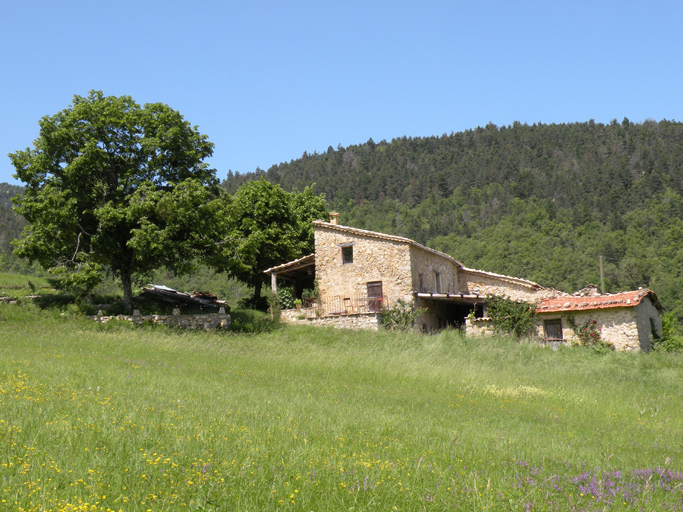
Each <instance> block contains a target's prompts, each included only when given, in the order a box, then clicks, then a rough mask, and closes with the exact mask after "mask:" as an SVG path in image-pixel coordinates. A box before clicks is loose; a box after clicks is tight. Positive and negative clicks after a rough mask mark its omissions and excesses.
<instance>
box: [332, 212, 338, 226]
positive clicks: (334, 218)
mask: <svg viewBox="0 0 683 512" xmlns="http://www.w3.org/2000/svg"><path fill="white" fill-rule="evenodd" d="M330 224H335V225H336V224H339V214H338V213H337V212H330Z"/></svg>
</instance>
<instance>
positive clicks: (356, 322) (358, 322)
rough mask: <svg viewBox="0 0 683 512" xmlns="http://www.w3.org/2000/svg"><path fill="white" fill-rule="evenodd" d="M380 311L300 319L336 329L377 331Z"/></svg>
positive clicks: (311, 323) (302, 321)
mask: <svg viewBox="0 0 683 512" xmlns="http://www.w3.org/2000/svg"><path fill="white" fill-rule="evenodd" d="M379 319H380V314H379V313H365V314H358V315H341V316H323V317H319V318H307V319H306V320H299V321H298V322H301V323H302V324H303V323H304V322H305V324H306V325H316V326H318V325H320V326H328V327H334V328H336V329H369V330H373V331H376V330H378V329H379Z"/></svg>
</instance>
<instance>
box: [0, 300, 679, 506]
mask: <svg viewBox="0 0 683 512" xmlns="http://www.w3.org/2000/svg"><path fill="white" fill-rule="evenodd" d="M0 340H2V343H0V481H1V485H2V487H1V491H2V497H1V498H0V501H2V503H0V508H2V507H5V508H6V509H7V510H32V511H33V510H35V511H38V510H41V511H42V510H55V511H69V510H96V511H100V510H124V511H138V510H153V511H156V510H191V511H195V510H270V509H274V510H280V509H282V510H307V511H309V510H316V511H318V510H350V509H353V510H394V509H397V510H427V509H430V510H444V509H448V510H450V509H453V510H458V509H463V510H514V509H519V510H532V509H533V510H568V509H572V507H573V508H574V509H576V510H622V509H624V510H626V509H630V508H632V507H637V508H639V509H640V508H642V509H645V510H680V508H681V506H683V503H682V502H681V496H682V494H681V483H682V482H683V476H682V475H681V473H680V472H678V471H679V470H680V468H681V463H682V461H683V446H682V445H683V415H682V414H681V412H682V408H681V406H682V401H683V360H682V359H681V357H680V356H676V355H672V354H663V353H654V354H628V353H619V354H617V353H611V354H607V355H605V356H598V355H596V354H593V353H592V352H588V351H582V350H573V349H567V350H559V351H557V352H553V351H551V350H546V349H543V348H540V347H538V346H535V345H528V344H517V343H516V342H514V341H511V340H508V339H493V338H492V339H484V340H472V339H464V338H462V337H460V336H459V334H458V333H457V332H452V331H447V332H443V333H441V334H438V335H433V336H424V335H419V334H413V333H402V334H392V333H387V332H379V333H372V332H351V331H336V330H328V329H320V328H306V327H297V328H294V327H286V328H282V329H277V330H273V331H272V332H267V333H261V334H234V333H188V332H177V331H171V330H167V329H163V328H148V329H133V328H131V327H129V326H128V325H126V324H116V323H108V324H104V325H97V324H94V323H88V322H87V321H84V320H73V319H71V318H69V317H65V316H60V315H59V314H57V313H50V312H39V311H37V310H34V309H32V308H30V307H22V308H20V307H13V306H0Z"/></svg>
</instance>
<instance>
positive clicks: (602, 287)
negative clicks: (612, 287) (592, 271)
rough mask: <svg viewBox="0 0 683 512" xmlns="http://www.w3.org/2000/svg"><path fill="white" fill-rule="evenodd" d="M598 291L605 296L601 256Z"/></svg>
mask: <svg viewBox="0 0 683 512" xmlns="http://www.w3.org/2000/svg"><path fill="white" fill-rule="evenodd" d="M600 291H601V292H602V294H603V295H605V275H604V274H603V272H602V254H601V255H600Z"/></svg>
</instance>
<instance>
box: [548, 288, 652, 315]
mask: <svg viewBox="0 0 683 512" xmlns="http://www.w3.org/2000/svg"><path fill="white" fill-rule="evenodd" d="M647 296H650V297H651V298H652V301H653V303H654V304H655V306H656V307H657V308H658V309H662V305H661V304H660V303H659V300H658V299H657V295H655V293H654V292H653V291H652V290H648V289H642V290H635V291H632V292H622V293H614V294H611V295H598V296H592V297H575V296H572V295H563V296H560V297H552V298H549V299H542V300H540V301H539V302H538V305H537V306H536V312H537V313H552V312H559V311H585V310H591V309H608V308H631V307H635V306H637V305H638V304H640V303H641V302H642V301H643V299H644V298H645V297H647Z"/></svg>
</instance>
